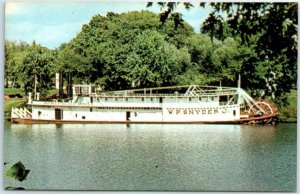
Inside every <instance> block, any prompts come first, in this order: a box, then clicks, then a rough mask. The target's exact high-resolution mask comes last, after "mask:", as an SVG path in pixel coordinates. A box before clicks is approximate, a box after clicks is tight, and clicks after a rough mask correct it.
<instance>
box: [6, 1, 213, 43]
mask: <svg viewBox="0 0 300 194" xmlns="http://www.w3.org/2000/svg"><path fill="white" fill-rule="evenodd" d="M146 5H147V3H146V1H144V2H141V1H138V2H132V1H127V2H124V1H119V2H116V1H113V2H111V1H106V2H103V1H93V2H85V3H83V2H82V1H81V2H80V1H78V2H74V1H73V2H60V1H52V2H46V1H44V2H42V1H39V2H37V1H31V2H24V1H20V2H16V1H7V2H6V4H5V40H10V41H25V42H27V43H32V42H33V41H35V42H36V43H38V44H41V45H42V46H45V47H47V48H50V49H54V48H57V47H59V45H61V44H62V43H67V42H69V41H70V40H71V39H72V38H74V37H75V36H76V34H77V33H79V32H80V30H81V27H82V25H83V24H86V23H88V22H89V21H90V20H91V18H92V17H93V16H94V15H96V14H100V15H103V16H105V15H106V13H107V12H115V13H123V12H128V11H133V10H138V11H139V10H149V11H152V12H154V13H161V12H162V11H164V10H160V8H159V7H158V5H156V4H154V5H153V6H152V7H150V8H146ZM176 11H179V12H181V13H182V15H183V19H184V20H185V21H186V22H188V23H189V24H190V25H191V26H193V27H194V30H195V31H196V32H199V29H200V24H201V23H202V22H203V21H204V20H205V19H206V17H207V15H208V13H209V11H210V10H209V9H208V8H206V9H203V8H200V7H199V2H197V3H194V7H193V8H192V9H190V10H186V9H184V6H183V5H179V6H178V7H177V10H176ZM158 22H159V21H158Z"/></svg>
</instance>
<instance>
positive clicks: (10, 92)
mask: <svg viewBox="0 0 300 194" xmlns="http://www.w3.org/2000/svg"><path fill="white" fill-rule="evenodd" d="M13 94H20V95H21V96H23V95H24V90H23V89H21V88H4V95H13Z"/></svg>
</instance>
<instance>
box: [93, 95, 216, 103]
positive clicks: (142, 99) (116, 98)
mask: <svg viewBox="0 0 300 194" xmlns="http://www.w3.org/2000/svg"><path fill="white" fill-rule="evenodd" d="M134 98H137V97H134ZM182 98H185V97H182ZM215 98H216V97H214V96H211V97H199V98H198V100H199V101H202V100H203V101H207V100H208V99H210V100H211V101H214V100H215ZM119 99H123V98H118V97H115V98H114V100H115V101H119ZM167 99H170V98H167ZM188 99H189V101H192V99H197V98H195V97H188ZM104 100H105V101H108V97H105V98H104ZM162 100H163V98H162V97H160V98H159V101H160V102H162ZM91 101H93V100H92V99H91ZM125 101H126V102H128V97H125ZM141 101H145V98H144V97H141ZM150 101H151V102H152V101H153V97H151V98H150Z"/></svg>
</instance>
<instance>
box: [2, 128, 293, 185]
mask: <svg viewBox="0 0 300 194" xmlns="http://www.w3.org/2000/svg"><path fill="white" fill-rule="evenodd" d="M296 139H297V126H296V124H279V125H277V126H248V125H198V124H187V125H184V124H182V125H174V124H173V125H172V124H164V125H160V124H132V125H126V124H61V125H55V124H47V125H45V124H33V125H25V124H11V123H9V122H5V133H4V161H5V162H8V164H7V165H5V169H7V168H8V167H10V166H11V165H12V164H13V163H15V162H18V161H19V160H20V161H22V163H23V164H24V165H25V167H26V168H28V169H30V170H31V171H30V173H29V175H28V177H27V180H25V181H23V182H21V183H20V182H17V181H15V180H12V179H7V178H5V179H4V186H22V187H24V188H25V189H29V190H36V189H37V190H52V189H54V190H123V191H124V190H140V191H141V190H156V191H171V190H177V191H296V167H297V163H296V152H297V151H296V150H297V146H296Z"/></svg>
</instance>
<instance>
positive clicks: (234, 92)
mask: <svg viewBox="0 0 300 194" xmlns="http://www.w3.org/2000/svg"><path fill="white" fill-rule="evenodd" d="M96 89H97V88H96V87H95V85H92V84H89V85H73V87H72V93H73V96H72V98H70V99H65V100H52V101H41V100H39V96H38V95H37V96H36V97H35V98H34V99H32V95H31V94H29V96H28V105H29V107H30V108H28V109H29V110H28V109H26V108H12V111H11V121H12V122H17V123H220V124H226V123H232V124H257V123H275V122H276V119H277V115H278V113H277V110H276V108H275V107H274V106H273V105H272V104H271V103H269V102H264V101H255V100H254V99H253V98H252V97H251V96H250V95H248V94H247V93H246V92H245V91H244V90H243V89H241V88H240V87H237V88H234V87H220V86H216V87H213V86H199V85H189V86H173V87H157V88H145V89H131V90H122V91H98V90H96Z"/></svg>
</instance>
